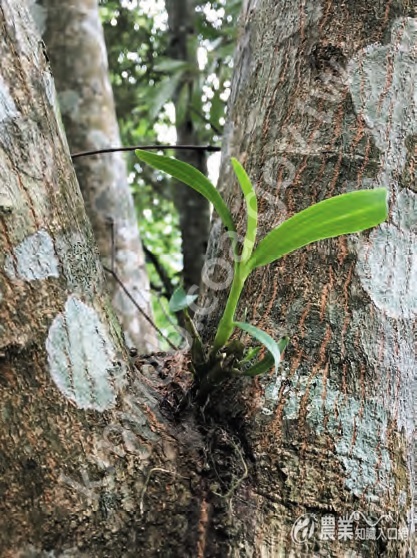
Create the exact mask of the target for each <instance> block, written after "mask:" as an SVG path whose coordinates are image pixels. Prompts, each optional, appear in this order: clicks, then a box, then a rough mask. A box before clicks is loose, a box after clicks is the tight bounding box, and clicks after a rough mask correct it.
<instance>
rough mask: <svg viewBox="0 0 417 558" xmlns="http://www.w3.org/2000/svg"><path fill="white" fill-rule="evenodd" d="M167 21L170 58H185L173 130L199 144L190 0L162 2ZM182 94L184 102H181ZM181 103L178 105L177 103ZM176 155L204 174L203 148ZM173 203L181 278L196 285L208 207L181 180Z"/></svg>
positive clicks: (180, 139)
mask: <svg viewBox="0 0 417 558" xmlns="http://www.w3.org/2000/svg"><path fill="white" fill-rule="evenodd" d="M165 6H166V10H167V13H168V25H169V37H170V38H169V50H168V53H169V55H170V57H171V58H173V59H175V60H182V61H184V62H187V64H188V66H189V70H188V71H187V72H185V74H184V78H183V79H182V80H181V81H180V83H179V84H178V87H177V90H176V92H175V95H174V99H173V101H174V104H175V108H176V124H175V127H176V131H177V143H178V144H179V145H181V144H183V145H199V144H201V142H200V141H199V134H198V129H197V127H196V124H195V121H196V115H195V114H194V113H193V109H192V105H193V97H194V96H195V92H193V88H194V87H195V85H194V84H195V82H196V76H195V74H196V73H198V71H199V70H198V64H197V53H196V52H194V51H192V50H191V49H190V41H192V40H194V36H195V34H196V30H195V25H194V9H195V1H194V0H167V1H166V2H165ZM184 97H185V102H184ZM180 105H181V106H180ZM176 157H177V158H178V159H181V160H182V161H185V162H186V163H189V164H190V165H193V166H194V167H196V168H198V170H199V171H201V172H202V173H203V174H207V161H206V154H205V153H204V151H184V150H181V151H178V152H177V154H176ZM173 197H174V203H175V207H176V208H177V211H178V213H179V218H180V229H181V238H182V254H183V259H184V268H183V279H184V286H185V287H186V288H189V287H192V286H193V285H197V286H198V285H200V280H201V270H202V268H203V265H204V257H205V253H206V250H207V239H208V233H209V226H210V208H209V204H208V202H207V200H206V199H205V198H203V197H202V196H200V195H199V194H197V193H196V192H194V190H190V188H189V187H188V186H184V184H181V183H179V184H174V185H173Z"/></svg>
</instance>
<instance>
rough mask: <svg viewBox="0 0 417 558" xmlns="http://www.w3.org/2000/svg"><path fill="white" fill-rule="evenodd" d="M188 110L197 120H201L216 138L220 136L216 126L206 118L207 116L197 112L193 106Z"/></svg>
mask: <svg viewBox="0 0 417 558" xmlns="http://www.w3.org/2000/svg"><path fill="white" fill-rule="evenodd" d="M190 109H191V112H194V114H196V115H197V116H198V117H199V118H201V120H202V121H203V122H205V123H206V124H208V125H209V126H210V128H211V129H212V130H213V132H214V133H215V134H216V135H217V136H221V135H222V133H221V131H220V130H219V129H218V128H217V126H216V125H215V124H213V122H211V120H210V119H209V118H207V116H206V115H205V114H203V113H202V112H200V111H199V110H197V109H196V108H194V107H193V106H190Z"/></svg>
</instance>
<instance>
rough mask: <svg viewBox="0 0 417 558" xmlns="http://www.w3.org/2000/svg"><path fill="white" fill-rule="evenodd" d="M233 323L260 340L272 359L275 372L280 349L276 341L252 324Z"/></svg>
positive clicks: (278, 361) (279, 357)
mask: <svg viewBox="0 0 417 558" xmlns="http://www.w3.org/2000/svg"><path fill="white" fill-rule="evenodd" d="M233 325H235V326H237V327H239V328H240V329H243V331H246V333H249V335H252V337H255V339H257V340H258V341H260V342H261V343H262V345H265V347H266V348H267V349H268V351H269V352H270V353H271V355H272V357H273V359H274V362H275V372H276V371H277V369H278V365H279V363H280V361H281V351H280V349H279V345H278V343H277V342H276V341H275V340H274V339H272V337H271V336H270V335H268V333H266V332H265V331H262V329H259V328H258V327H255V326H254V325H251V324H247V323H246V322H234V324H233Z"/></svg>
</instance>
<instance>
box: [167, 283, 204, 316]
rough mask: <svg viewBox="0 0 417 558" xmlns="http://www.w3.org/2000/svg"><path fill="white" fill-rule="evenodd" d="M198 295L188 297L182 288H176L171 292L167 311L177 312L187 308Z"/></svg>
mask: <svg viewBox="0 0 417 558" xmlns="http://www.w3.org/2000/svg"><path fill="white" fill-rule="evenodd" d="M197 296H198V295H188V294H187V293H186V292H185V290H184V288H183V287H178V288H176V289H175V291H174V292H173V294H172V296H171V299H170V301H169V309H170V311H171V312H179V311H180V310H184V308H188V306H190V304H192V303H193V302H194V301H195V299H196V298H197Z"/></svg>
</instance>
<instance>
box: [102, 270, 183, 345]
mask: <svg viewBox="0 0 417 558" xmlns="http://www.w3.org/2000/svg"><path fill="white" fill-rule="evenodd" d="M103 269H104V271H107V273H110V275H112V276H113V278H114V280H115V281H116V283H117V284H118V285H120V287H121V288H122V289H123V291H124V293H125V294H126V296H127V297H128V299H129V300H131V301H132V303H133V304H134V305H135V307H136V308H137V309H138V310H139V312H140V313H141V314H142V316H143V317H144V318H145V320H146V321H147V322H148V323H149V324H151V326H152V327H153V328H154V329H155V330H156V331H157V332H158V333H159V335H160V336H161V337H162V338H163V339H165V341H166V342H167V343H168V345H169V346H170V347H171V349H174V351H176V350H177V347H176V346H175V345H174V344H173V343H171V341H170V340H169V339H168V337H166V336H165V335H164V334H163V333H162V331H161V330H160V329H159V327H158V326H157V325H156V324H155V323H154V322H153V321H152V320H151V318H150V317H149V316H148V315H147V314H146V312H144V311H143V310H142V308H141V307H140V306H139V304H138V303H137V302H136V300H135V299H134V298H133V296H132V295H131V294H130V292H129V291H128V290H127V289H126V287H125V286H124V285H123V281H121V279H120V278H119V277H118V275H117V273H116V272H115V271H113V270H112V269H110V268H109V267H106V266H105V265H103Z"/></svg>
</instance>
